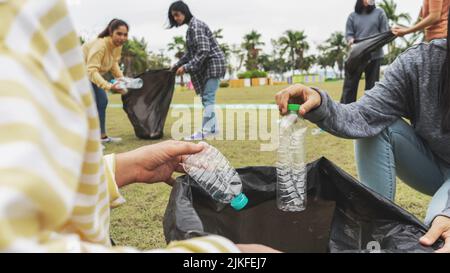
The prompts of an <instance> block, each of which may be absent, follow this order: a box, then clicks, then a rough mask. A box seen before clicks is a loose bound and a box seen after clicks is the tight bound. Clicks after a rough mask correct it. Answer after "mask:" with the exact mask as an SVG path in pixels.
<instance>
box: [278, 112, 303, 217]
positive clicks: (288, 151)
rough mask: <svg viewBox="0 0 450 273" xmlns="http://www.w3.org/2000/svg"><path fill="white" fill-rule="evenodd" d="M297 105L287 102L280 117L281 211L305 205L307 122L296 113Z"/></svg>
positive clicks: (279, 191) (279, 194)
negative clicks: (285, 111) (284, 113)
mask: <svg viewBox="0 0 450 273" xmlns="http://www.w3.org/2000/svg"><path fill="white" fill-rule="evenodd" d="M300 107H301V106H300V105H298V104H289V105H288V111H289V113H288V114H287V115H286V116H284V117H283V118H282V119H281V120H280V147H279V149H278V163H277V205H278V208H279V209H280V210H283V211H303V210H305V209H306V201H307V200H306V197H307V192H306V191H307V183H306V182H307V181H306V179H307V169H306V163H305V161H306V160H305V136H306V132H307V126H306V123H305V121H304V119H303V118H302V117H301V116H300V115H299V111H300Z"/></svg>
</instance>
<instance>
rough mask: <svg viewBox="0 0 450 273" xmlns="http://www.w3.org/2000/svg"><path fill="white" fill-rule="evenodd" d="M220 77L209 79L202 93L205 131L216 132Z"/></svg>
mask: <svg viewBox="0 0 450 273" xmlns="http://www.w3.org/2000/svg"><path fill="white" fill-rule="evenodd" d="M219 84H220V80H219V79H209V80H208V81H207V82H206V85H205V90H204V91H203V94H202V104H203V107H204V109H205V110H204V112H203V129H202V130H203V133H216V129H217V119H216V111H215V107H216V93H217V90H218V89H219Z"/></svg>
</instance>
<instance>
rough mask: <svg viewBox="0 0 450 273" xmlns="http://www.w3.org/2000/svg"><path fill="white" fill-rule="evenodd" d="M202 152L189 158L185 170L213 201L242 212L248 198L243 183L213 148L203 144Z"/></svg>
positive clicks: (222, 156) (221, 155)
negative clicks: (243, 191) (243, 189)
mask: <svg viewBox="0 0 450 273" xmlns="http://www.w3.org/2000/svg"><path fill="white" fill-rule="evenodd" d="M201 144H202V145H204V146H205V149H203V151H202V152H200V153H198V154H195V155H190V156H188V157H187V158H186V159H185V160H184V162H183V168H184V170H185V171H186V173H187V174H189V176H190V177H192V178H193V179H194V180H195V181H196V182H197V183H198V184H199V185H200V186H201V187H202V188H203V189H204V190H205V191H206V192H207V193H209V194H210V195H211V197H212V198H213V199H215V200H216V201H219V202H221V203H224V204H230V205H231V206H232V207H233V208H234V209H235V210H237V211H239V210H242V209H243V208H244V207H245V206H246V205H247V203H248V198H247V197H246V196H245V194H244V193H242V181H241V178H240V177H239V174H238V173H237V172H236V170H235V169H234V168H233V167H232V166H231V164H230V162H229V161H228V160H227V159H226V158H225V156H224V155H223V154H222V153H220V152H219V151H218V150H217V149H216V148H214V147H213V146H211V145H209V144H207V143H204V142H202V143H201Z"/></svg>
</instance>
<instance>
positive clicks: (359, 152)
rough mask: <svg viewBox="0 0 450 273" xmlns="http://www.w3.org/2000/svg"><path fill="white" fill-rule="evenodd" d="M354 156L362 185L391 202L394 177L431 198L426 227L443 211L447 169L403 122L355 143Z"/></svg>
mask: <svg viewBox="0 0 450 273" xmlns="http://www.w3.org/2000/svg"><path fill="white" fill-rule="evenodd" d="M355 156H356V162H357V168H358V175H359V178H360V180H361V182H362V183H363V184H365V185H367V186H368V187H370V188H371V189H373V190H374V191H376V192H378V193H380V194H381V195H383V196H384V197H386V198H388V199H390V200H392V201H394V199H395V191H396V177H397V175H398V177H399V178H400V179H401V180H402V181H404V182H405V183H406V184H408V185H409V186H410V187H412V188H414V189H416V190H417V191H419V192H421V193H424V194H426V195H429V196H433V198H432V200H431V202H430V204H429V207H428V211H427V215H426V218H425V224H427V225H430V224H431V223H432V221H433V220H434V218H435V217H436V216H437V215H439V214H440V213H442V212H443V210H444V209H446V206H447V200H448V198H449V189H450V168H449V167H448V166H444V165H445V163H444V162H443V161H442V160H440V159H439V158H436V156H435V155H434V154H433V153H432V152H431V150H430V149H429V147H428V146H427V144H426V142H425V141H423V140H422V139H421V138H420V137H419V136H417V135H416V133H415V132H414V130H413V128H412V127H411V126H410V125H409V124H407V123H406V122H405V121H403V120H402V119H400V120H398V121H397V122H395V123H394V124H393V125H391V126H390V127H388V128H387V129H385V130H384V131H383V132H381V133H380V134H379V135H378V136H375V137H372V138H366V139H359V140H357V141H356V142H355Z"/></svg>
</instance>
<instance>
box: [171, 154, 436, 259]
mask: <svg viewBox="0 0 450 273" xmlns="http://www.w3.org/2000/svg"><path fill="white" fill-rule="evenodd" d="M238 173H239V174H240V176H241V179H242V181H243V189H244V193H245V194H246V195H247V196H248V198H249V204H248V206H247V207H246V208H245V209H244V210H243V211H241V212H236V211H234V210H233V209H232V208H231V207H230V206H224V205H222V204H219V203H217V202H216V201H214V200H213V199H212V198H210V197H209V196H208V195H207V194H206V193H205V192H204V191H203V190H202V189H201V188H200V187H199V186H198V185H197V184H196V183H195V182H194V181H192V179H191V178H190V177H189V176H184V177H180V178H178V179H177V182H176V184H175V186H174V188H173V191H172V194H171V196H170V201H169V204H168V206H167V209H166V213H165V216H164V234H165V237H166V241H167V242H168V243H169V242H171V241H176V240H184V239H189V238H193V237H199V236H205V235H208V234H216V235H221V236H224V237H226V238H229V239H230V240H232V241H233V242H235V243H244V244H245V243H257V244H264V245H267V246H270V247H273V248H275V249H278V250H281V251H284V252H294V253H303V252H311V253H327V252H332V253H335V252H373V251H374V250H375V251H380V252H432V251H434V250H435V249H437V248H438V247H439V246H441V245H442V244H443V242H441V241H440V242H438V243H436V245H435V246H433V247H424V246H422V245H420V243H419V238H420V237H421V236H423V235H424V234H425V233H426V230H427V227H426V226H425V225H424V224H422V223H421V222H420V221H419V220H418V219H416V218H415V217H414V216H413V215H411V214H410V213H408V212H406V211H405V210H403V209H402V208H400V207H398V206H397V205H395V204H393V203H392V202H390V201H389V200H387V199H385V198H383V197H382V196H380V195H379V194H377V193H375V192H373V191H371V190H370V189H369V188H367V187H365V186H364V185H362V184H361V183H359V182H358V181H356V180H355V179H354V178H352V177H351V176H350V175H348V174H346V173H345V172H344V171H342V170H341V169H339V168H338V167H336V166H335V165H334V164H333V163H331V162H330V161H328V160H327V159H325V158H322V159H321V160H318V161H316V162H314V163H312V164H310V165H309V166H308V205H307V209H306V211H303V212H294V213H288V212H282V211H280V210H278V208H277V206H276V192H275V189H276V169H275V168H273V167H249V168H243V169H239V170H238Z"/></svg>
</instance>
